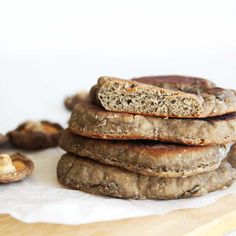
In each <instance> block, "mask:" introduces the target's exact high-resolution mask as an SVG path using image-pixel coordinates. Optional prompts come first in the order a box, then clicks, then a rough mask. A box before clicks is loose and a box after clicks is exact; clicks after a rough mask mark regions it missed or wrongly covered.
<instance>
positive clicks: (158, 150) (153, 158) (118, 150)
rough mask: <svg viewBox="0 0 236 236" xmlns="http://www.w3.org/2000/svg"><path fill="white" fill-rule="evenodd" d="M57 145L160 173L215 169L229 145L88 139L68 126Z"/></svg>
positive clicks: (126, 166)
mask: <svg viewBox="0 0 236 236" xmlns="http://www.w3.org/2000/svg"><path fill="white" fill-rule="evenodd" d="M59 145H60V147H61V148H62V149H64V150H65V151H66V152H70V153H74V154H76V155H79V156H82V157H88V158H91V159H93V160H96V161H98V162H100V163H104V164H108V165H112V166H117V167H121V168H124V169H126V170H130V171H134V172H137V173H139V174H143V175H149V176H160V177H180V176H190V175H196V174H199V173H202V172H208V171H211V170H214V169H217V168H218V167H219V166H220V164H221V162H222V160H223V159H224V158H225V157H226V156H227V154H228V152H229V149H230V147H231V144H227V145H211V146H185V145H177V144H167V143H159V142H156V141H119V140H104V139H103V140H102V139H91V138H87V137H84V136H79V135H75V134H73V133H71V132H70V131H69V130H66V131H64V132H63V133H62V136H61V139H60V144H59Z"/></svg>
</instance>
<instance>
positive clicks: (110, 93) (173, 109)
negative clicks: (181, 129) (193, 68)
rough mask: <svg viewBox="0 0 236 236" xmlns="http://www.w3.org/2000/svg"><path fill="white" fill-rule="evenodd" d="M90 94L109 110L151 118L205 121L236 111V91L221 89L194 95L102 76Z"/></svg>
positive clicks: (212, 89)
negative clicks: (198, 118)
mask: <svg viewBox="0 0 236 236" xmlns="http://www.w3.org/2000/svg"><path fill="white" fill-rule="evenodd" d="M90 95H91V97H92V98H93V99H95V101H96V102H97V103H99V104H101V105H102V106H103V107H104V108H105V109H106V110H108V111H115V112H125V113H132V114H142V115H150V116H161V117H179V118H197V117H202V118H203V117H209V116H219V115H224V114H227V113H231V112H235V111H236V96H235V91H233V90H229V89H222V88H211V89H209V90H207V91H204V92H203V93H199V94H195V93H186V92H182V91H177V90H173V89H165V88H161V87H157V86H153V85H150V84H143V83H139V82H135V81H130V80H122V79H118V78H114V77H108V76H103V77H100V78H99V79H98V83H97V85H95V86H94V87H93V88H92V89H91V91H90Z"/></svg>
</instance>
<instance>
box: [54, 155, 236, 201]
mask: <svg viewBox="0 0 236 236" xmlns="http://www.w3.org/2000/svg"><path fill="white" fill-rule="evenodd" d="M235 176H236V172H235V169H233V168H232V167H231V165H230V164H229V163H227V162H223V163H222V165H221V166H220V167H219V168H218V169H216V170H213V171H210V172H206V173H202V174H198V175H194V176H189V177H186V178H182V177H179V178H164V177H154V176H144V175H140V174H137V173H134V172H130V171H126V170H123V169H121V168H118V167H113V166H109V165H104V164H100V163H97V162H95V161H93V160H90V159H86V158H83V157H79V156H76V155H73V154H64V155H63V156H62V157H61V159H60V160H59V162H58V166H57V178H58V180H59V182H60V183H61V184H63V185H65V186H68V187H70V188H73V189H78V190H81V191H84V192H88V193H93V194H99V195H106V196H111V197H118V198H133V199H176V198H186V197H195V196H201V195H204V194H206V193H208V192H212V191H216V190H219V189H223V188H224V187H227V186H229V185H231V183H232V182H233V180H234V178H235Z"/></svg>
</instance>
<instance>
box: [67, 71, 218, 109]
mask: <svg viewBox="0 0 236 236" xmlns="http://www.w3.org/2000/svg"><path fill="white" fill-rule="evenodd" d="M132 80H134V81H137V82H140V83H144V84H150V85H154V86H158V87H161V88H166V89H173V90H180V91H182V92H190V93H197V94H198V93H202V92H203V91H206V90H209V89H211V88H214V87H216V85H215V84H214V83H213V82H212V81H210V80H206V79H202V78H196V77H187V76H180V75H168V76H149V77H140V78H134V79H132ZM93 89H94V90H96V86H94V87H93ZM91 94H93V95H96V91H92V92H91ZM85 98H86V99H88V93H86V92H84V91H81V92H78V93H76V94H74V95H72V96H70V97H67V98H66V99H65V101H64V104H65V106H66V108H67V109H69V110H73V109H74V107H75V106H76V105H77V104H78V103H79V102H80V101H81V100H84V99H85Z"/></svg>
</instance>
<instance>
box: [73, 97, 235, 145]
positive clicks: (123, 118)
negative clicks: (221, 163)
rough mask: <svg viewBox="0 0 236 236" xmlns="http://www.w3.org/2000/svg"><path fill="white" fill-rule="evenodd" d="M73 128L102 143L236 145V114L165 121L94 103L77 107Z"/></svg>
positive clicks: (85, 102) (74, 130)
mask: <svg viewBox="0 0 236 236" xmlns="http://www.w3.org/2000/svg"><path fill="white" fill-rule="evenodd" d="M69 128H70V130H71V132H72V133H75V134H79V135H82V136H87V137H90V138H101V139H144V140H148V139H149V140H159V141H163V142H171V143H182V144H187V145H209V144H226V143H232V142H235V141H236V113H231V114H227V115H224V116H220V117H211V118H205V119H177V118H162V117H151V116H143V115H133V114H128V113H119V112H109V111H106V110H104V108H102V107H101V106H99V105H97V104H94V103H92V102H88V101H84V102H80V103H78V104H77V106H76V107H75V109H74V111H73V112H72V115H71V118H70V122H69Z"/></svg>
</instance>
